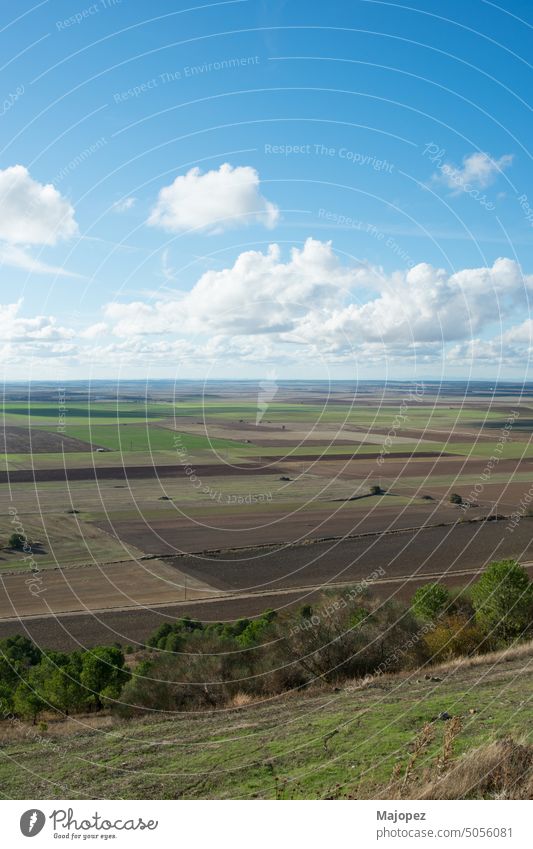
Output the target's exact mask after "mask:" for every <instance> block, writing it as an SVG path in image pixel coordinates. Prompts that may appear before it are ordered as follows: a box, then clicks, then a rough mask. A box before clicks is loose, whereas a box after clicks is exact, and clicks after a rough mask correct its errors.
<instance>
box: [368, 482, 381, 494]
mask: <svg viewBox="0 0 533 849" xmlns="http://www.w3.org/2000/svg"><path fill="white" fill-rule="evenodd" d="M370 495H383V490H382V489H381V487H380V486H378V484H374V485H373V486H371V487H370Z"/></svg>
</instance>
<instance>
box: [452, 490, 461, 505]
mask: <svg viewBox="0 0 533 849" xmlns="http://www.w3.org/2000/svg"><path fill="white" fill-rule="evenodd" d="M449 501H450V504H462V503H463V497H462V495H459V493H458V492H452V494H451V495H450V498H449Z"/></svg>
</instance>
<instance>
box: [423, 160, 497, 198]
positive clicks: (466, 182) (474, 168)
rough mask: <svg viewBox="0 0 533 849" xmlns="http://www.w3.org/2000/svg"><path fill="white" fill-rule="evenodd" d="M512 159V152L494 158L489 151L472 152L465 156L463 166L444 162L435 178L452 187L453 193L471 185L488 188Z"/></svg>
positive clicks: (472, 186) (471, 186) (464, 189)
mask: <svg viewBox="0 0 533 849" xmlns="http://www.w3.org/2000/svg"><path fill="white" fill-rule="evenodd" d="M512 161H513V156H512V155H511V154H505V155H504V156H500V158H499V159H493V157H492V156H490V155H489V154H488V153H482V152H479V153H471V154H470V156H465V157H463V162H462V165H461V166H457V165H452V164H451V163H444V164H443V165H442V166H441V168H440V171H439V173H438V174H436V175H434V178H435V179H436V180H438V181H439V182H441V183H444V184H445V185H446V186H448V188H449V189H452V192H453V194H459V193H460V192H462V191H466V190H467V189H468V188H469V187H470V188H476V189H486V188H487V186H490V185H491V184H492V183H493V182H494V180H495V179H496V177H497V176H498V174H500V173H501V172H502V171H504V170H505V169H506V168H508V167H509V166H510V165H511V163H512Z"/></svg>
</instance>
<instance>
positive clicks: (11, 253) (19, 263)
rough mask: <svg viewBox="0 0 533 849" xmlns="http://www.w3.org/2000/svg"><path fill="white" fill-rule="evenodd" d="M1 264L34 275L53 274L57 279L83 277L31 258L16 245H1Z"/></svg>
mask: <svg viewBox="0 0 533 849" xmlns="http://www.w3.org/2000/svg"><path fill="white" fill-rule="evenodd" d="M0 263H1V264H2V265H7V266H9V267H10V268H20V269H22V270H23V271H30V272H32V273H33V274H53V275H54V276H56V277H78V278H79V277H81V275H80V274H75V273H74V272H72V271H67V270H66V269H65V268H62V267H61V266H58V265H48V263H46V262H42V261H41V260H39V259H35V257H33V256H31V254H29V253H28V252H27V251H24V250H23V249H22V248H19V247H17V246H16V245H0Z"/></svg>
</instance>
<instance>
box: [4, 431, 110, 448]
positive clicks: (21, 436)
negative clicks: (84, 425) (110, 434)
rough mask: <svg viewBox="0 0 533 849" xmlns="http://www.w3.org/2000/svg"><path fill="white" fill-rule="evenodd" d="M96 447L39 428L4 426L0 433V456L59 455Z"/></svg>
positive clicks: (62, 434)
mask: <svg viewBox="0 0 533 849" xmlns="http://www.w3.org/2000/svg"><path fill="white" fill-rule="evenodd" d="M97 447H98V446H96V445H92V444H91V443H90V442H83V441H82V440H81V439H73V438H72V437H71V436H66V435H65V434H64V433H54V432H52V431H48V430H41V429H40V428H31V430H30V428H27V427H15V426H5V427H3V428H2V429H1V431H0V454H61V453H62V452H65V453H71V452H73V451H94V450H95V448H97Z"/></svg>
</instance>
